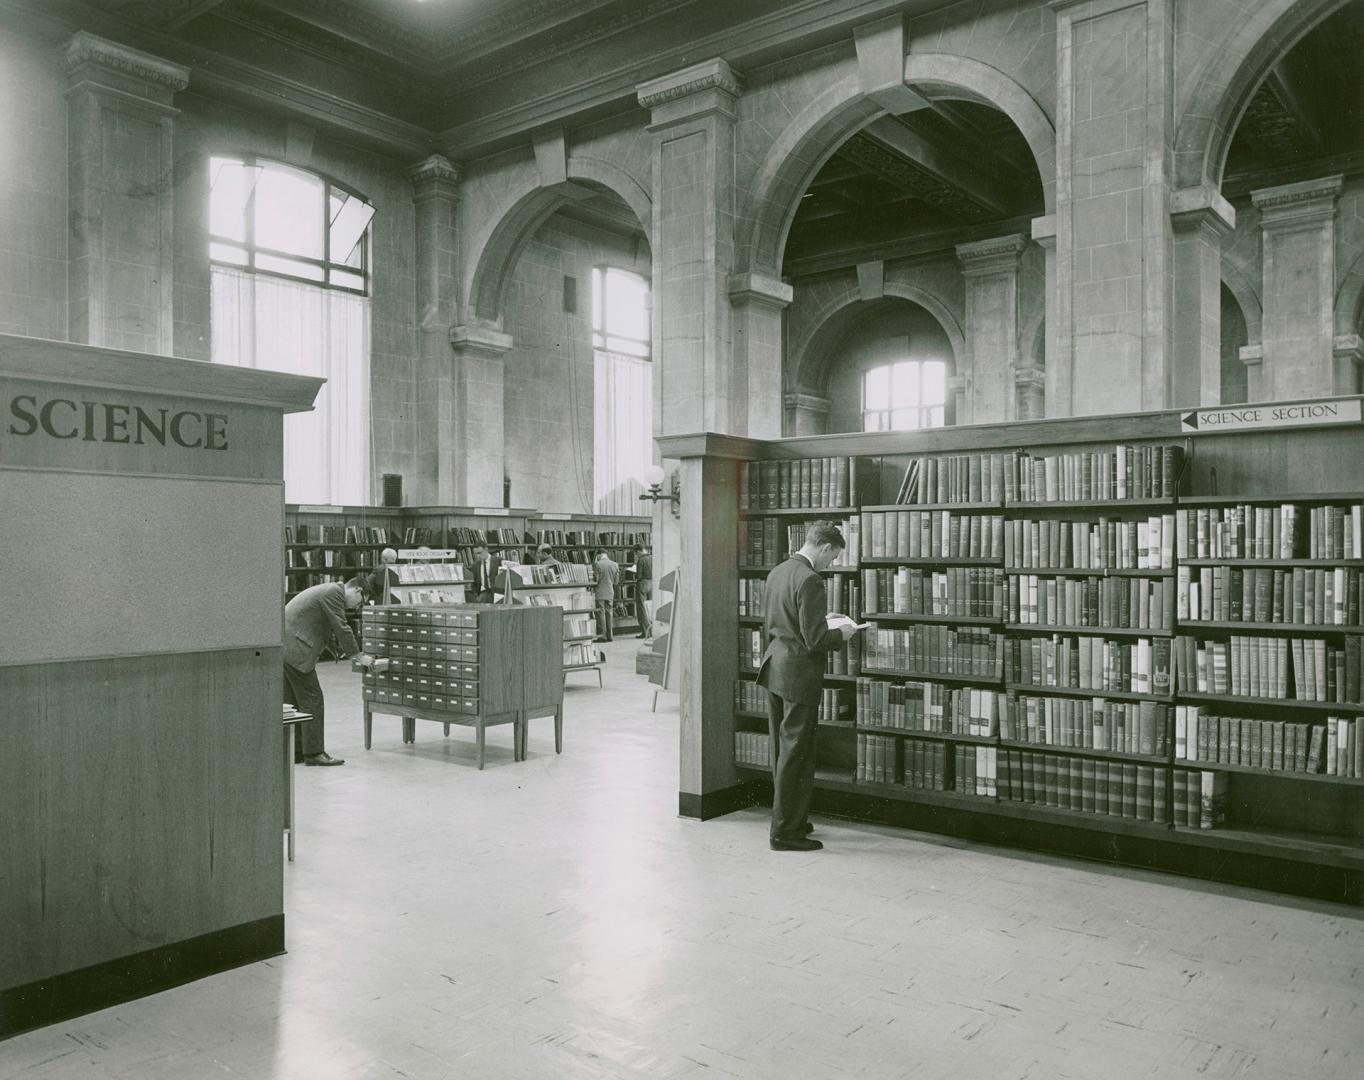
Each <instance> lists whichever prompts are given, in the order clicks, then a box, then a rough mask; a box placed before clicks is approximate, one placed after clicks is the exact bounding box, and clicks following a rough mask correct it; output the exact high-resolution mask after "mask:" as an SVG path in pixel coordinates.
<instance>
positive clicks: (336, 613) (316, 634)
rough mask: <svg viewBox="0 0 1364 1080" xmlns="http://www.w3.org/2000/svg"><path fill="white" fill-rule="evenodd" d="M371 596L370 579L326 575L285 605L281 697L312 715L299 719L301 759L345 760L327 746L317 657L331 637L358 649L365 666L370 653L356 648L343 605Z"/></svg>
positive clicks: (344, 649) (340, 646)
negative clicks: (338, 579) (343, 581)
mask: <svg viewBox="0 0 1364 1080" xmlns="http://www.w3.org/2000/svg"><path fill="white" fill-rule="evenodd" d="M368 596H369V579H368V578H367V577H364V576H357V577H353V578H351V579H350V580H349V581H348V582H346V584H345V585H341V584H339V583H338V582H335V581H329V582H326V583H325V584H322V585H314V586H313V587H312V588H311V589H304V590H303V591H302V592H301V593H299V594H298V595H297V596H295V597H294V598H293V599H292V600H290V601H289V603H288V604H286V605H285V607H284V701H285V703H286V704H292V705H294V706H295V707H297V708H298V710H299V711H300V712H305V713H309V714H310V715H311V716H312V719H311V720H308V721H306V722H304V723H303V724H302V725H300V731H299V739H300V740H301V741H302V743H303V747H302V754H303V764H305V765H344V764H345V761H343V760H342V759H341V758H334V757H332V756H331V755H330V754H328V753H327V750H326V712H325V708H326V705H325V702H324V701H323V700H322V685H321V684H320V683H319V682H318V681H317V658H318V656H320V655H321V653H322V650H323V649H324V648H326V646H327V645H328V644H329V643H334V646H333V647H334V648H335V649H336V650H337V651H338V652H340V653H341V654H342V655H345V656H349V655H351V654H353V653H358V654H359V655H358V659H359V662H360V663H361V664H362V665H363V666H366V667H368V666H369V665H370V664H371V663H373V658H372V657H370V656H369V655H367V654H366V653H362V652H360V649H359V647H358V646H357V645H356V644H355V635H354V634H352V633H351V632H350V626H349V625H348V624H347V623H346V609H347V608H358V607H359V606H360V605H361V604H363V603H364V602H365V600H366V599H367V598H368Z"/></svg>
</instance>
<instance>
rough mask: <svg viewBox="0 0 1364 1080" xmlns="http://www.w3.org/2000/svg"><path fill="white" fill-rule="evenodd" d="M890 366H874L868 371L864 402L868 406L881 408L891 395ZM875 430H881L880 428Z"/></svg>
mask: <svg viewBox="0 0 1364 1080" xmlns="http://www.w3.org/2000/svg"><path fill="white" fill-rule="evenodd" d="M889 391H890V368H888V367H879V368H872V369H871V370H870V371H868V372H867V376H866V382H865V384H864V390H863V402H864V404H865V405H866V406H867V407H868V408H880V407H881V406H883V405H885V404H886V403H887V401H888V399H889V397H890V392H889ZM873 430H878V431H879V430H880V429H879V428H876V429H873Z"/></svg>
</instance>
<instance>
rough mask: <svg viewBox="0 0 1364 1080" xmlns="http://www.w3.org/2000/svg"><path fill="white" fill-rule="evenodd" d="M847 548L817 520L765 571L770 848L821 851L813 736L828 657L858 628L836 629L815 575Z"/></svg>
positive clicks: (761, 673)
mask: <svg viewBox="0 0 1364 1080" xmlns="http://www.w3.org/2000/svg"><path fill="white" fill-rule="evenodd" d="M846 546H847V542H846V541H845V540H844V539H843V534H842V533H840V532H839V531H838V529H837V527H835V526H833V525H830V524H829V523H828V522H826V521H817V522H814V523H813V524H812V525H811V526H810V529H809V531H808V532H807V533H806V534H805V544H804V546H803V547H801V549H800V550H799V551H797V552H796V553H795V554H794V555H792V556H791V557H790V558H789V559H787V560H786V561H785V562H784V563H782V564H781V565H780V566H778V567H777V568H776V569H775V570H773V571H772V573H770V574H768V575H767V617H766V618H765V619H764V623H763V637H764V639H765V640H766V642H767V648H766V650H765V651H764V653H763V661H762V665H761V666H760V667H759V668H758V684H759V685H760V686H765V687H767V707H768V711H767V717H768V719H767V726H768V733H769V735H770V736H771V740H772V828H771V833H770V838H769V843H770V844H771V847H772V850H773V851H818V850H819V849H820V848H822V847H823V846H824V845H823V844H821V843H820V842H819V841H818V840H812V839H811V838H810V836H809V833H811V832H812V831H813V826H812V825H811V824H810V821H809V818H810V799H811V797H812V796H813V794H814V787H815V738H816V735H817V734H818V730H819V699H820V694H821V692H822V691H823V689H824V667H825V657H826V656H827V655H828V654H829V653H831V652H833V651H834V650H835V649H838V648H841V647H842V645H843V643H844V642H845V641H847V640H848V639H849V638H850V637H852V636H853V634H854V633H856V632H857V631H856V629H855V627H854V626H853V624H852V621H851V620H848V621H846V622H845V623H843V624H842V625H841V626H840V627H839V629H833V628H832V627H831V626H830V625H829V622H828V620H827V619H826V616H827V614H828V610H829V600H828V592H827V591H826V589H825V587H824V579H823V578H822V577H820V576H819V575H820V574H821V573H823V572H824V570H826V569H828V567H829V564H830V563H832V562H833V561H834V560H835V559H836V558H838V555H839V553H840V552H841V551H842V550H843V549H844V548H845V547H846Z"/></svg>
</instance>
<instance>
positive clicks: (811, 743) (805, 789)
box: [767, 694, 819, 840]
mask: <svg viewBox="0 0 1364 1080" xmlns="http://www.w3.org/2000/svg"><path fill="white" fill-rule="evenodd" d="M818 721H819V707H818V706H816V705H802V704H799V703H797V702H794V701H787V700H786V699H784V698H781V697H778V696H777V695H776V694H768V695H767V728H768V734H770V735H771V737H772V833H771V835H772V838H773V839H774V840H799V839H801V838H802V837H803V836H804V832H803V831H802V830H803V829H804V827H805V822H806V821H807V820H809V817H810V798H811V796H812V795H813V794H814V787H815V738H816V735H817V733H818V727H819V725H818Z"/></svg>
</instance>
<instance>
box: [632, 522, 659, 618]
mask: <svg viewBox="0 0 1364 1080" xmlns="http://www.w3.org/2000/svg"><path fill="white" fill-rule="evenodd" d="M631 554H633V555H634V557H635V622H637V623H639V636H640V637H642V638H651V637H653V636H654V625H653V622H652V621H651V619H652V615H651V614H650V611H649V601H650V600H651V599H652V598H653V595H654V560H653V559H652V558H651V557H650V556H649V552H648V551H646V550H645V548H644V547H643V545H638V544H637V545H636V546H635V549H634V551H633V552H632V553H631Z"/></svg>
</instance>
